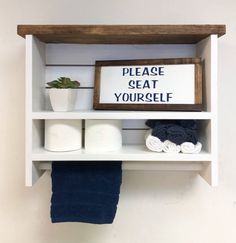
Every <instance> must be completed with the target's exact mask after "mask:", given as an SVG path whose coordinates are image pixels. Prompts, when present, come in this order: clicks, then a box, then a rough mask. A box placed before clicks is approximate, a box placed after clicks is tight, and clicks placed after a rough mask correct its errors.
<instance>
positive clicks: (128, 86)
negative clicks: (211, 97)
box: [93, 58, 202, 111]
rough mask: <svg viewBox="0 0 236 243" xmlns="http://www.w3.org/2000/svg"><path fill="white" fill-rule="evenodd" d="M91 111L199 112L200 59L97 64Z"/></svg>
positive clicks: (120, 61) (97, 62) (200, 96)
mask: <svg viewBox="0 0 236 243" xmlns="http://www.w3.org/2000/svg"><path fill="white" fill-rule="evenodd" d="M93 107H94V109H98V110H111V109H112V110H156V111H158V110H182V111H184V110H186V111H200V110H201V109H202V66H201V59H200V58H177V59H155V60H126V61H122V60H119V61H96V68H95V85H94V103H93Z"/></svg>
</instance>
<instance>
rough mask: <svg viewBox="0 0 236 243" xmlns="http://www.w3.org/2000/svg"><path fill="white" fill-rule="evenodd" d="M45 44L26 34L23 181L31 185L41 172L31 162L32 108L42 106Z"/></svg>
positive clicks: (37, 108)
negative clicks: (41, 85) (24, 163)
mask: <svg viewBox="0 0 236 243" xmlns="http://www.w3.org/2000/svg"><path fill="white" fill-rule="evenodd" d="M44 69H45V44H44V43H41V42H40V41H38V40H37V39H36V38H35V37H33V36H32V35H27V36H26V84H25V88H26V96H25V109H26V119H25V140H26V142H25V161H26V165H25V171H26V178H25V183H26V185H27V186H32V185H33V184H34V182H35V181H36V180H37V179H38V178H39V176H40V175H41V172H40V171H38V172H37V173H36V169H35V166H34V165H33V163H32V110H41V109H43V108H44V100H43V99H42V94H41V92H42V89H39V85H40V84H41V83H44V75H45V70H44Z"/></svg>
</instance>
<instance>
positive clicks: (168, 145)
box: [163, 140, 180, 153]
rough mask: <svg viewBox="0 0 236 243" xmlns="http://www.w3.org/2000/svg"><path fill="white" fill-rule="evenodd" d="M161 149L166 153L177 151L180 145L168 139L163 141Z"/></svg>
mask: <svg viewBox="0 0 236 243" xmlns="http://www.w3.org/2000/svg"><path fill="white" fill-rule="evenodd" d="M163 151H164V152H166V153H179V152H180V145H176V144H175V143H172V142H171V141H169V140H166V141H164V143H163Z"/></svg>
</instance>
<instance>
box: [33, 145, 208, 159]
mask: <svg viewBox="0 0 236 243" xmlns="http://www.w3.org/2000/svg"><path fill="white" fill-rule="evenodd" d="M32 160H33V161H63V160H71V161H73V160H88V161H89V160H103V161H104V160H106V161H107V160H122V161H211V160H212V156H211V154H210V153H207V152H205V151H201V153H199V154H183V153H177V154H176V153H156V152H152V151H149V150H148V149H147V148H146V147H145V146H144V145H124V146H123V147H122V148H121V149H120V150H118V151H115V152H103V153H87V152H86V151H85V150H84V149H81V150H77V151H73V152H50V151H47V150H45V149H44V148H38V149H34V150H33V154H32Z"/></svg>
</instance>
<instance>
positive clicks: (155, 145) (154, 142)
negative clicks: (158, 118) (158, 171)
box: [145, 130, 163, 152]
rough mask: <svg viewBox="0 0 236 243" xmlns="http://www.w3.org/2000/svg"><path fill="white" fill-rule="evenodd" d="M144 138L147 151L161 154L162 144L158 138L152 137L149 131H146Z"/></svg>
mask: <svg viewBox="0 0 236 243" xmlns="http://www.w3.org/2000/svg"><path fill="white" fill-rule="evenodd" d="M145 138H146V146H147V148H148V149H150V150H151V151H155V152H162V150H163V142H162V141H161V140H160V139H159V138H157V137H154V136H152V134H151V130H150V131H147V133H146V134H145Z"/></svg>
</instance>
